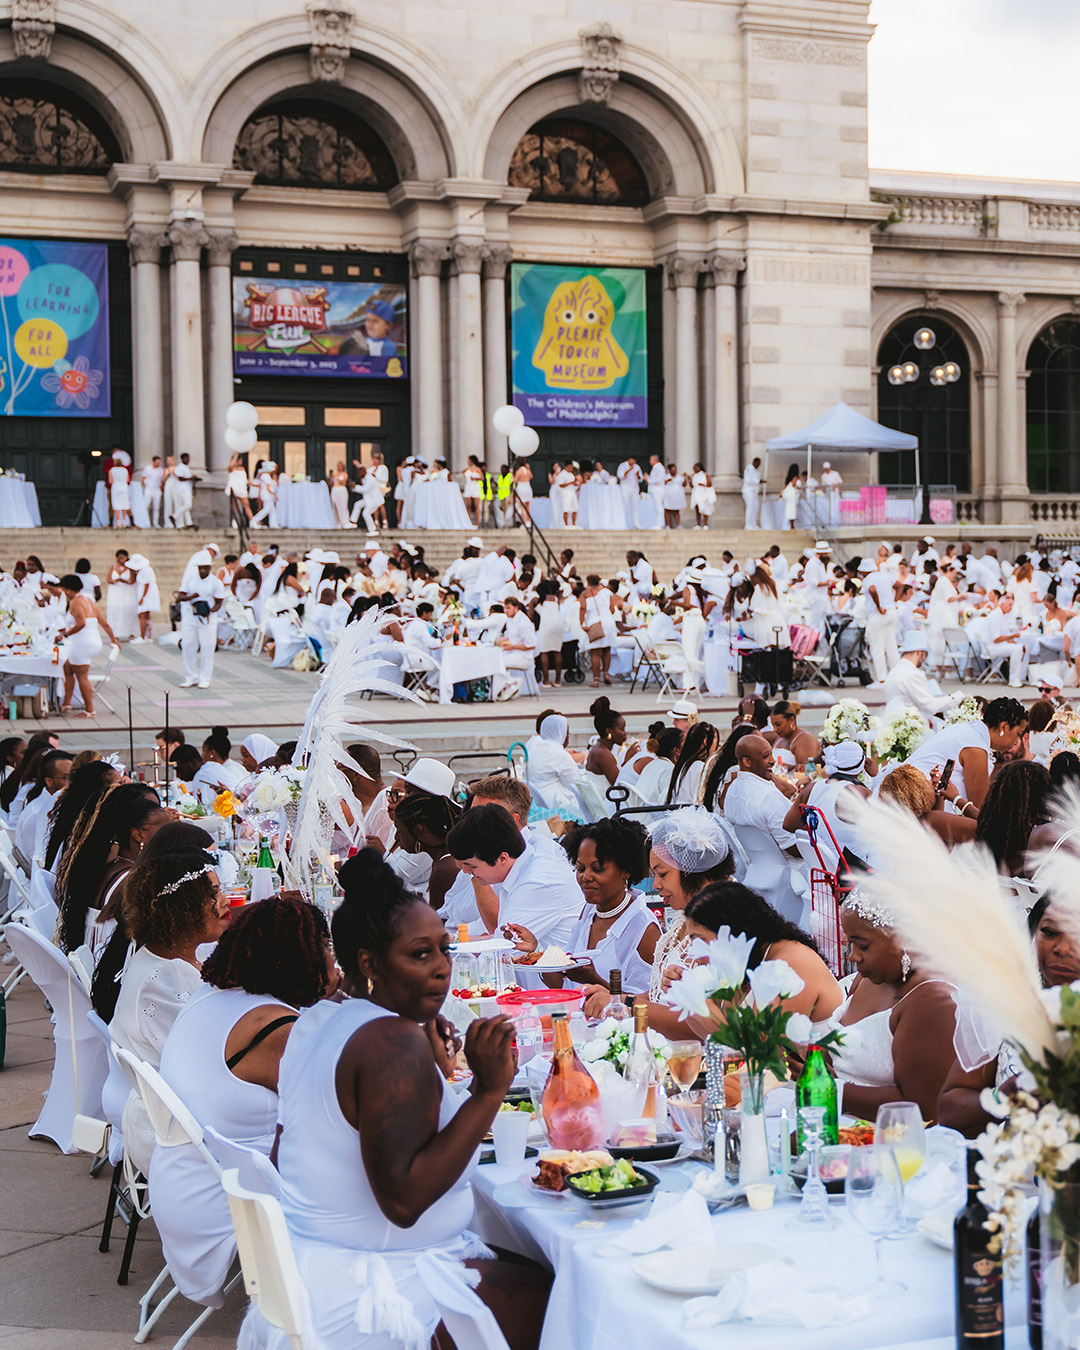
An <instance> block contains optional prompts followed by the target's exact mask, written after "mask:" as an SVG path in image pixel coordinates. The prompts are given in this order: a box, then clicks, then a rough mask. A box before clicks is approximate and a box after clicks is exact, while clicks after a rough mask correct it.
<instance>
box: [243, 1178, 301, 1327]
mask: <svg viewBox="0 0 1080 1350" xmlns="http://www.w3.org/2000/svg"><path fill="white" fill-rule="evenodd" d="M221 1184H222V1186H223V1187H224V1189H225V1194H226V1195H227V1196H228V1197H229V1212H230V1213H231V1214H232V1221H233V1228H234V1229H235V1231H236V1248H237V1251H238V1252H239V1253H240V1268H241V1270H242V1271H243V1273H244V1287H245V1289H246V1290H247V1292H248V1294H249V1295H250V1296H251V1298H252V1299H253V1300H254V1302H255V1303H256V1304H257V1306H258V1309H259V1312H260V1313H262V1315H263V1317H264V1318H265V1320H266V1321H267V1322H269V1324H270V1325H271V1326H272V1327H277V1328H278V1330H279V1331H283V1332H284V1333H285V1335H286V1336H287V1337H288V1338H289V1341H290V1342H291V1344H292V1347H293V1350H315V1342H314V1336H313V1334H312V1332H311V1321H310V1317H309V1316H308V1315H307V1311H306V1299H305V1294H304V1286H303V1284H302V1282H301V1280H300V1272H299V1270H298V1269H297V1267H296V1256H295V1254H294V1252H293V1249H292V1243H291V1242H290V1241H289V1230H288V1228H286V1226H285V1215H284V1214H283V1213H282V1212H281V1205H280V1204H279V1203H278V1201H277V1200H276V1199H275V1198H274V1197H273V1196H272V1195H264V1194H260V1193H259V1192H258V1191H252V1190H248V1189H247V1188H246V1187H245V1186H242V1185H241V1184H240V1174H239V1171H238V1170H237V1169H236V1168H234V1167H230V1168H228V1169H227V1170H226V1171H225V1172H224V1174H223V1175H222V1178H221Z"/></svg>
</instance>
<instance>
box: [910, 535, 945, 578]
mask: <svg viewBox="0 0 1080 1350" xmlns="http://www.w3.org/2000/svg"><path fill="white" fill-rule="evenodd" d="M940 561H941V555H940V554H939V553H938V551H937V549H936V548H935V547H934V536H933V535H932V534H924V535H923V537H922V538H921V539H920V540H919V542H918V543H917V544H916V545H915V552H914V553H913V554H912V555H911V565H912V567H914V568H915V571H916V572H917V573H918V574H919V575H920V576H921V575H922V570H923V564H924V563H927V562H932V563H933V564H934V565H935V566H936V565H937V564H938V563H939V562H940Z"/></svg>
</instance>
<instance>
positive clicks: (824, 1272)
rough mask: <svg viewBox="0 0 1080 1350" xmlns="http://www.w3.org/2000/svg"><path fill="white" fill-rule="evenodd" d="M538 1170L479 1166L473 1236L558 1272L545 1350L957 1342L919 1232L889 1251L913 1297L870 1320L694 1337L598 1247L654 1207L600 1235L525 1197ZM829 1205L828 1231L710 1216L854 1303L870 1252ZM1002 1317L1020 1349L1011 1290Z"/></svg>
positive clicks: (551, 1200) (576, 1209) (819, 1349)
mask: <svg viewBox="0 0 1080 1350" xmlns="http://www.w3.org/2000/svg"><path fill="white" fill-rule="evenodd" d="M697 1166H699V1165H697V1164H674V1165H672V1166H670V1167H659V1168H657V1171H659V1172H660V1173H661V1174H662V1175H664V1176H672V1178H673V1182H674V1184H676V1185H679V1184H681V1185H682V1186H683V1187H685V1184H686V1178H685V1176H684V1177H683V1178H682V1179H681V1181H678V1180H676V1179H677V1178H678V1174H679V1172H684V1173H687V1172H691V1171H692V1170H693V1169H694V1168H695V1167H697ZM534 1167H535V1164H534V1163H532V1162H527V1163H526V1164H525V1165H524V1167H523V1168H521V1169H519V1168H511V1167H499V1166H497V1165H495V1164H489V1165H485V1166H482V1167H479V1168H477V1170H476V1173H475V1175H474V1179H473V1192H474V1195H475V1197H476V1213H475V1215H474V1218H473V1223H472V1225H471V1227H472V1228H473V1229H474V1231H476V1232H477V1233H479V1235H480V1236H481V1237H482V1238H483V1239H484V1240H485V1241H487V1242H489V1243H493V1244H495V1245H497V1246H500V1247H503V1248H506V1249H507V1250H510V1251H514V1252H518V1253H520V1254H521V1255H522V1256H527V1257H530V1258H532V1259H533V1260H537V1261H540V1262H541V1263H543V1264H544V1265H546V1266H548V1267H550V1268H551V1269H552V1270H553V1271H554V1272H555V1283H554V1285H553V1287H552V1291H551V1299H550V1302H549V1304H548V1311H547V1316H546V1318H545V1321H544V1329H543V1334H542V1337H541V1341H540V1350H626V1347H628V1346H663V1347H665V1350H667V1348H668V1347H677V1348H678V1350H716V1347H717V1346H720V1345H722V1346H723V1347H724V1350H791V1347H792V1346H794V1345H797V1346H798V1350H876V1348H877V1347H890V1350H892V1348H893V1347H899V1346H904V1347H912V1346H918V1347H920V1350H932V1347H931V1346H928V1345H926V1344H924V1343H926V1342H931V1343H933V1342H935V1341H937V1340H938V1338H941V1340H940V1345H941V1347H942V1350H946V1347H952V1346H953V1345H955V1340H954V1339H953V1334H952V1333H953V1260H952V1254H951V1253H950V1252H947V1251H944V1250H942V1249H940V1248H938V1247H935V1246H932V1245H931V1244H930V1243H929V1242H927V1241H926V1240H925V1239H924V1238H922V1237H920V1236H918V1235H916V1236H913V1237H911V1238H906V1239H900V1240H897V1241H892V1242H886V1243H885V1244H884V1257H883V1259H884V1269H885V1277H886V1279H889V1278H891V1277H895V1278H897V1279H898V1280H900V1281H902V1282H904V1283H905V1284H907V1286H908V1289H907V1290H906V1291H905V1290H902V1289H901V1288H899V1286H897V1288H896V1289H895V1290H894V1291H891V1292H888V1293H886V1294H885V1295H884V1296H882V1297H875V1299H874V1312H873V1314H872V1315H871V1316H869V1317H864V1318H862V1319H860V1320H858V1321H854V1322H850V1323H848V1324H846V1325H842V1326H828V1327H823V1328H821V1329H820V1330H816V1331H815V1330H810V1329H807V1328H803V1327H796V1326H794V1325H792V1324H791V1323H790V1322H788V1323H784V1324H782V1325H781V1324H777V1325H775V1326H767V1325H763V1324H761V1323H760V1322H757V1323H748V1322H745V1321H743V1322H732V1323H724V1324H721V1325H718V1326H713V1327H708V1328H705V1329H696V1328H695V1329H689V1328H687V1327H686V1326H685V1325H684V1321H683V1312H682V1304H683V1302H684V1300H683V1299H682V1298H681V1297H680V1296H678V1295H674V1294H666V1293H662V1292H660V1291H659V1290H656V1289H653V1288H651V1287H650V1286H649V1285H647V1284H645V1282H644V1281H643V1280H641V1279H640V1278H639V1277H638V1276H637V1275H635V1274H634V1272H633V1270H632V1268H631V1266H632V1262H633V1260H634V1258H633V1257H630V1256H607V1255H601V1254H600V1253H599V1251H598V1250H597V1249H598V1248H600V1247H601V1246H602V1245H603V1244H604V1243H605V1242H611V1241H612V1240H614V1239H615V1238H617V1237H618V1235H619V1234H620V1233H621V1232H623V1231H625V1229H627V1228H628V1227H629V1226H630V1224H631V1223H632V1222H633V1221H634V1219H636V1218H640V1217H642V1216H644V1215H645V1214H647V1213H648V1208H647V1206H648V1205H649V1203H650V1202H649V1201H644V1202H643V1203H642V1204H641V1205H635V1206H633V1207H631V1208H630V1209H629V1210H614V1211H609V1213H610V1216H611V1217H610V1218H608V1219H607V1220H606V1222H605V1223H604V1226H603V1228H602V1229H597V1228H596V1227H594V1226H583V1221H584V1220H595V1219H598V1218H600V1217H601V1216H600V1215H598V1214H595V1213H592V1212H586V1211H585V1208H584V1206H583V1205H580V1204H579V1203H578V1202H577V1201H575V1200H574V1199H573V1198H571V1197H570V1196H563V1197H558V1196H553V1195H549V1194H545V1193H536V1194H531V1193H530V1192H529V1191H528V1190H526V1187H525V1184H523V1183H522V1182H521V1181H520V1180H519V1178H521V1177H525V1178H527V1177H528V1176H530V1175H531V1174H532V1171H533V1170H534ZM663 1184H672V1183H671V1182H669V1183H662V1185H663ZM661 1193H662V1192H658V1193H657V1195H658V1196H659V1195H660V1194H661ZM830 1208H831V1210H832V1212H833V1213H834V1214H835V1216H836V1217H837V1218H838V1219H839V1220H840V1225H839V1227H837V1228H834V1229H832V1230H828V1231H824V1232H823V1231H821V1230H820V1229H816V1228H814V1229H807V1230H804V1231H799V1230H796V1229H791V1228H788V1227H787V1223H788V1220H789V1219H790V1218H791V1217H792V1215H793V1214H794V1213H795V1205H794V1204H793V1203H792V1202H790V1201H788V1200H786V1199H785V1200H778V1202H777V1204H776V1205H775V1206H774V1207H773V1208H772V1209H771V1210H768V1211H765V1212H764V1213H752V1212H751V1211H750V1210H748V1209H746V1208H737V1209H731V1210H727V1211H724V1212H722V1213H720V1214H718V1215H716V1216H714V1217H713V1220H712V1224H713V1231H714V1233H715V1238H716V1241H717V1242H718V1243H725V1244H727V1243H735V1244H741V1243H748V1242H763V1243H766V1244H768V1245H769V1246H771V1247H775V1248H776V1249H777V1250H778V1251H780V1252H781V1253H783V1254H784V1255H785V1256H787V1257H789V1258H790V1259H791V1260H792V1261H793V1262H794V1263H795V1264H796V1265H797V1266H798V1267H799V1269H800V1271H802V1272H809V1273H810V1274H811V1275H812V1276H814V1277H815V1279H818V1278H819V1279H820V1282H821V1284H822V1285H837V1284H839V1285H842V1286H843V1288H844V1289H845V1290H850V1292H851V1294H852V1295H856V1294H859V1293H862V1292H863V1291H864V1290H865V1289H866V1288H867V1287H868V1286H869V1285H870V1284H871V1283H872V1282H873V1279H874V1251H873V1244H872V1242H871V1239H870V1238H869V1236H868V1235H867V1234H866V1232H865V1231H864V1230H863V1229H861V1228H860V1227H859V1226H858V1225H857V1224H856V1223H854V1221H853V1220H851V1219H850V1218H849V1217H848V1215H847V1213H846V1211H845V1208H844V1202H843V1200H842V1199H839V1198H836V1199H833V1200H832V1201H831V1202H830ZM623 1216H625V1217H623ZM1005 1311H1006V1321H1007V1322H1008V1323H1009V1324H1010V1326H1011V1327H1013V1326H1014V1327H1015V1328H1016V1334H1015V1336H1014V1335H1013V1334H1012V1332H1010V1336H1009V1340H1008V1346H1007V1350H1014V1346H1015V1347H1019V1346H1021V1345H1026V1343H1027V1336H1026V1331H1025V1330H1024V1329H1023V1327H1022V1325H1021V1324H1022V1323H1023V1321H1024V1318H1025V1316H1026V1303H1025V1299H1024V1297H1023V1291H1022V1289H1021V1288H1019V1287H1016V1286H1014V1285H1011V1284H1010V1285H1007V1286H1006V1299H1005Z"/></svg>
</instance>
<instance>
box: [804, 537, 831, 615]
mask: <svg viewBox="0 0 1080 1350" xmlns="http://www.w3.org/2000/svg"><path fill="white" fill-rule="evenodd" d="M830 553H832V549H831V548H830V546H829V543H828V540H826V539H819V540H818V541H817V543H816V544H815V545H814V551H813V553H811V554H810V556H809V558H807V560H806V566H805V567H804V568H803V584H804V585H805V587H806V601H807V610H808V622H809V624H810V627H811V628H816V629H817V631H818V632H819V633H823V632H824V631H825V615H826V614H827V613H828V609H829V570H828V567H827V566H826V564H827V563H828V560H829V554H830Z"/></svg>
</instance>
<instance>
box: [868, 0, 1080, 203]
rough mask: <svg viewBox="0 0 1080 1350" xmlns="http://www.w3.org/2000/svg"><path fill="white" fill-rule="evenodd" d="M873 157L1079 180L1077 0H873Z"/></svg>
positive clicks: (944, 169) (889, 163)
mask: <svg viewBox="0 0 1080 1350" xmlns="http://www.w3.org/2000/svg"><path fill="white" fill-rule="evenodd" d="M870 22H871V23H873V24H876V25H877V31H876V33H875V34H874V37H873V39H872V40H871V43H870V68H869V83H870V96H869V105H870V106H869V121H870V164H871V167H872V168H874V169H910V170H919V171H921V172H924V173H944V174H953V173H957V174H974V175H978V176H992V177H995V178H1045V179H1053V180H1057V181H1062V182H1075V183H1080V70H1078V66H1077V52H1078V51H1080V0H873V2H872V4H871V6H870Z"/></svg>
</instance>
